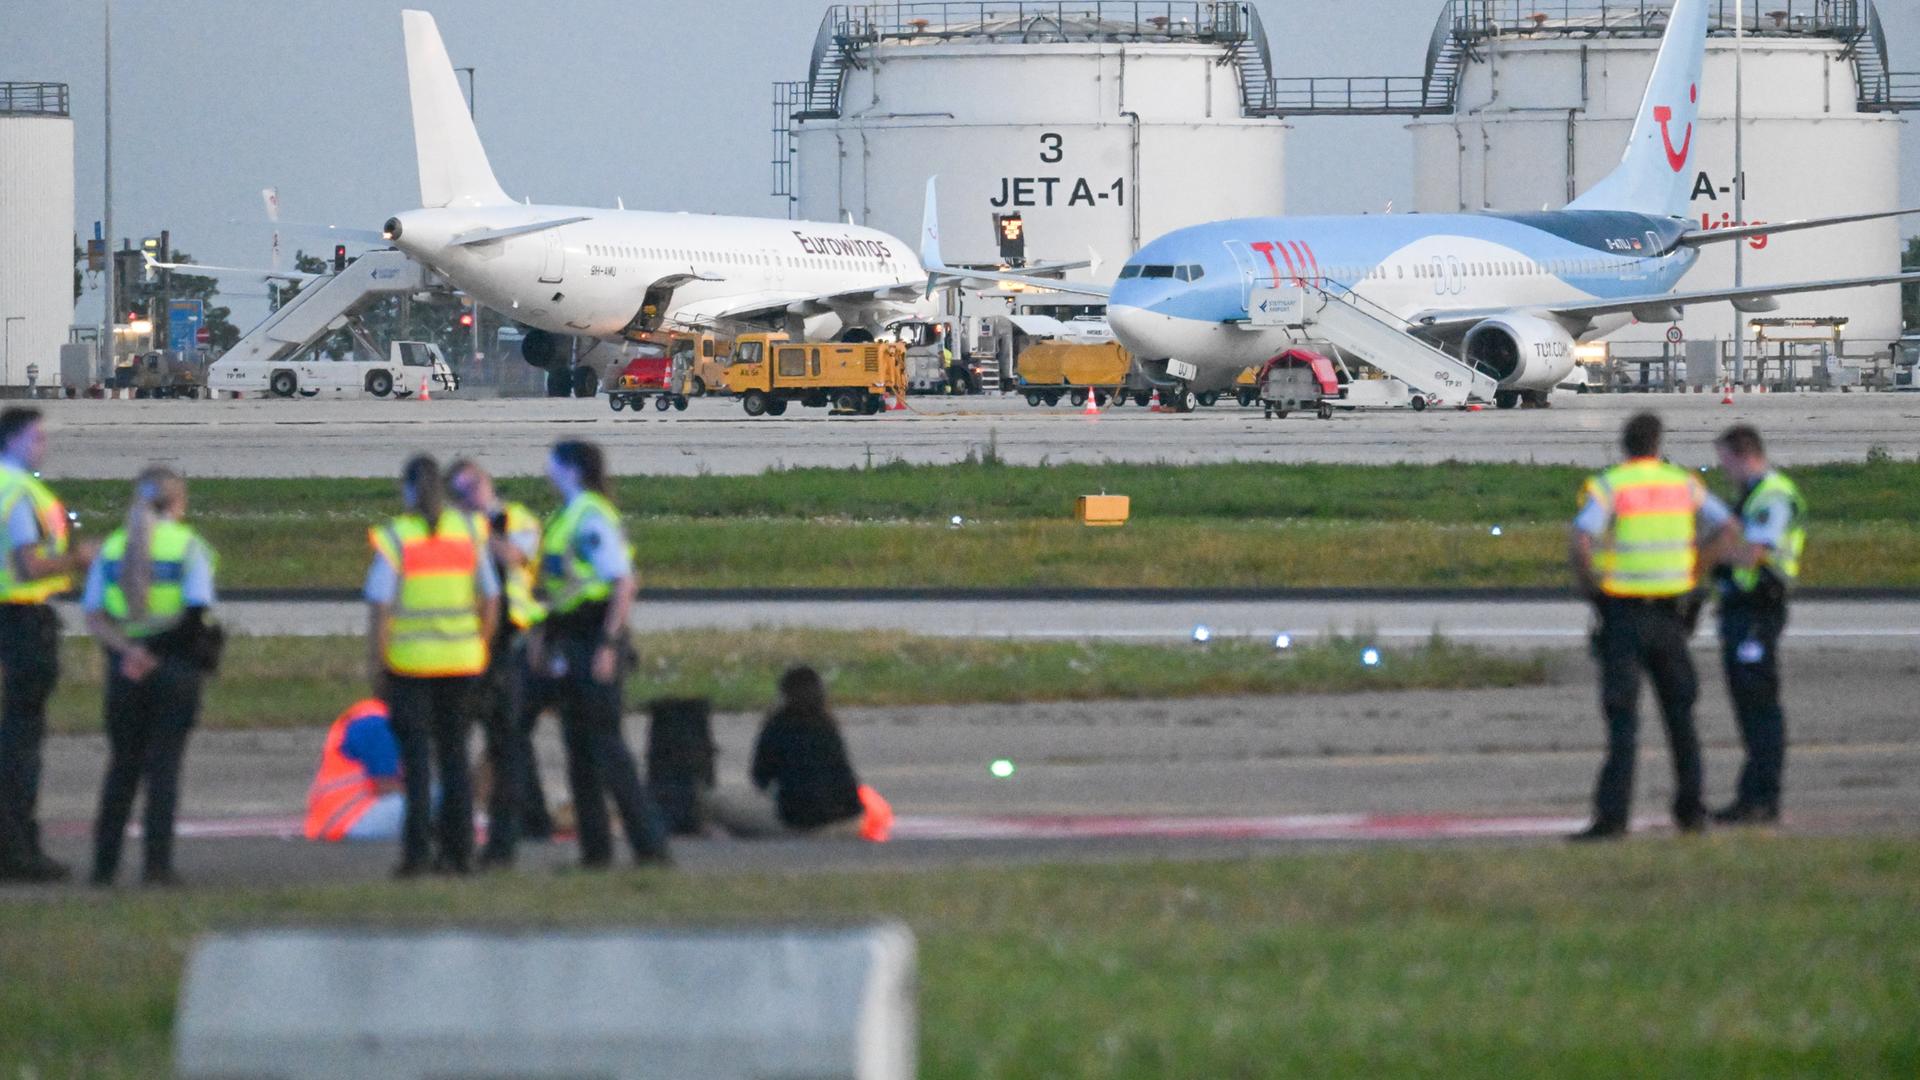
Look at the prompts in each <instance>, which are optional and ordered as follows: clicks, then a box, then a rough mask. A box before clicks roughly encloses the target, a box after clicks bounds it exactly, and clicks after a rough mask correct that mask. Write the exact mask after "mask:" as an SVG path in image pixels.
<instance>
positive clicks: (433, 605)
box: [369, 510, 487, 679]
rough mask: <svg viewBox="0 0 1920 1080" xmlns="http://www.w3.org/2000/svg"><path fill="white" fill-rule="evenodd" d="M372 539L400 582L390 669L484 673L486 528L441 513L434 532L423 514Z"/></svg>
mask: <svg viewBox="0 0 1920 1080" xmlns="http://www.w3.org/2000/svg"><path fill="white" fill-rule="evenodd" d="M369 535H370V537H371V539H372V541H373V549H374V551H376V552H378V553H379V555H380V557H381V558H383V559H386V560H387V562H388V563H390V564H391V565H392V566H393V567H394V568H395V570H396V571H398V574H399V579H400V587H399V590H398V593H397V595H396V597H395V600H394V605H393V622H392V624H391V626H390V627H389V630H388V638H387V655H386V661H387V670H389V671H391V672H393V673H394V674H395V675H406V676H410V677H413V678H422V679H426V678H446V677H452V676H458V675H478V674H480V673H481V672H483V671H485V670H486V669H487V642H486V640H485V639H484V638H483V637H482V636H481V633H480V631H481V626H480V613H479V610H478V604H479V601H480V589H479V586H478V584H476V582H475V580H474V575H475V573H476V572H477V571H478V570H479V568H480V560H481V559H483V558H485V557H486V551H485V547H486V539H487V526H486V523H485V522H484V521H481V520H480V519H479V518H477V517H475V516H473V515H470V514H463V513H460V512H459V511H456V510H443V511H441V513H440V527H439V529H437V530H435V531H431V532H430V531H428V529H427V523H426V522H425V521H424V520H422V519H421V517H420V515H418V514H406V515H402V516H401V517H397V518H394V519H393V520H392V521H391V522H388V523H387V524H386V525H383V526H381V527H379V528H377V529H374V530H372V531H371V533H370V534H369Z"/></svg>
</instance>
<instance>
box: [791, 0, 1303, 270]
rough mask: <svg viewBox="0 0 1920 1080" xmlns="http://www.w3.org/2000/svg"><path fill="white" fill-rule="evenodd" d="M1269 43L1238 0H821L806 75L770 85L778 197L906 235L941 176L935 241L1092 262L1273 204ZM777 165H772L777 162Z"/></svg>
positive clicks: (1120, 258)
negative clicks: (1006, 229) (827, 4)
mask: <svg viewBox="0 0 1920 1080" xmlns="http://www.w3.org/2000/svg"><path fill="white" fill-rule="evenodd" d="M1269 65H1270V57H1269V53H1268V43H1267V37H1266V31H1265V29H1264V28H1263V27H1262V26H1261V23H1260V19H1259V14H1258V12H1257V11H1256V10H1255V8H1254V7H1253V5H1251V4H1247V3H1211V2H1197V3H1196V2H1184V3H1183V2H1154V3H1134V2H1131V0H1128V2H1095V0H1081V2H1077V3H1072V4H1064V5H1063V4H1060V3H1057V2H1045V3H1023V2H1003V3H900V4H866V5H836V6H834V7H832V8H831V9H829V11H828V12H827V15H826V18H825V20H824V21H823V22H822V23H821V26H820V31H819V34H818V36H817V38H816V40H815V43H814V49H813V54H812V57H811V61H810V64H809V72H808V78H807V79H806V80H805V81H804V82H800V83H790V84H781V85H780V86H779V87H777V88H776V95H777V96H778V97H779V98H780V100H779V101H778V102H777V103H776V124H784V125H790V127H788V128H787V129H786V130H782V131H779V132H776V140H777V141H776V149H777V152H785V151H791V152H792V153H793V154H794V155H795V158H794V160H793V161H792V162H791V163H790V168H789V171H788V172H787V173H786V174H785V175H786V176H787V177H788V178H789V180H790V182H788V183H785V184H782V185H779V186H782V187H784V189H785V190H784V191H781V192H779V193H782V194H788V195H789V196H790V199H791V204H792V208H793V211H794V213H795V214H796V215H797V216H799V217H802V218H806V219H809V220H815V221H835V220H841V219H843V218H845V217H851V219H852V220H854V221H856V222H859V223H861V224H865V225H870V226H873V227H875V228H879V229H884V230H886V231H888V232H891V233H893V234H894V235H896V236H899V237H901V238H902V239H904V240H907V241H909V242H917V237H918V236H919V234H920V224H921V208H922V203H923V199H924V192H925V189H926V181H927V178H928V177H929V176H938V177H939V179H940V197H941V219H942V243H943V255H944V256H945V257H946V259H947V260H948V261H950V262H955V263H970V264H989V263H993V262H995V261H996V260H997V258H998V256H999V249H998V246H997V242H998V239H999V237H998V235H997V233H996V230H995V227H994V216H995V215H1005V214H1012V213H1017V214H1019V215H1021V218H1022V223H1023V225H1024V231H1025V234H1026V236H1027V238H1028V240H1029V243H1028V251H1027V255H1028V257H1029V258H1030V259H1034V260H1039V259H1048V260H1076V261H1077V260H1084V259H1086V258H1088V251H1089V249H1091V250H1092V251H1093V252H1094V253H1096V254H1097V255H1098V257H1099V258H1100V259H1101V261H1102V262H1103V264H1104V266H1103V268H1102V269H1101V270H1098V271H1096V272H1094V274H1093V276H1095V277H1097V278H1100V279H1103V280H1110V279H1111V278H1112V277H1113V275H1114V274H1115V273H1117V272H1118V270H1119V267H1120V265H1121V263H1122V262H1124V261H1125V259H1126V258H1127V257H1129V256H1130V255H1132V254H1133V252H1134V251H1135V250H1136V249H1138V248H1139V246H1140V245H1141V244H1142V243H1144V242H1145V241H1147V240H1151V239H1152V238H1154V237H1156V236H1158V235H1160V234H1162V233H1165V232H1168V231H1171V230H1173V229H1176V228H1181V227H1184V226H1187V225H1192V224H1197V223H1200V222H1203V221H1211V220H1215V219H1218V218H1224V217H1235V216H1242V215H1254V214H1277V213H1280V212H1282V210H1283V209H1284V195H1285V176H1284V171H1285V143H1286V132H1287V126H1286V124H1285V123H1284V121H1281V120H1278V119H1273V118H1257V117H1253V116H1250V115H1249V113H1251V112H1252V111H1254V109H1255V107H1256V106H1257V105H1258V104H1259V102H1260V101H1261V100H1262V99H1263V95H1265V94H1267V93H1268V92H1269V85H1270V76H1269V70H1270V67H1269ZM779 168H780V164H779V163H776V176H777V179H778V177H779V176H780V175H782V174H780V173H779V171H778V170H779Z"/></svg>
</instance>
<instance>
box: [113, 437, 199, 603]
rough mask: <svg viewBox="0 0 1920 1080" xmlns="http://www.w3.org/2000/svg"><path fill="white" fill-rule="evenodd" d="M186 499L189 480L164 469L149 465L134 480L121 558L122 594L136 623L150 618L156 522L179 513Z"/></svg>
mask: <svg viewBox="0 0 1920 1080" xmlns="http://www.w3.org/2000/svg"><path fill="white" fill-rule="evenodd" d="M186 500H187V482H186V480H185V479H184V478H183V477H181V475H180V474H179V473H177V472H174V471H173V470H172V469H169V468H166V467H164V466H160V465H151V466H148V467H147V468H146V469H145V470H144V471H142V472H141V473H140V475H139V476H138V477H136V478H135V479H134V481H133V501H132V502H131V503H129V504H128V505H127V523H126V524H127V548H126V551H125V552H124V553H123V554H122V555H121V556H120V592H121V594H122V595H124V596H125V597H126V598H127V618H128V619H129V620H131V621H133V622H139V621H140V620H142V619H144V618H146V617H147V590H148V589H149V588H151V587H152V585H153V526H154V523H155V522H156V521H158V520H159V519H160V518H162V517H164V516H167V515H170V514H174V513H177V512H179V510H180V508H181V507H182V506H183V505H185V503H186Z"/></svg>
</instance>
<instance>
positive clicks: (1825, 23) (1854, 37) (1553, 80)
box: [1411, 0, 1902, 349]
mask: <svg viewBox="0 0 1920 1080" xmlns="http://www.w3.org/2000/svg"><path fill="white" fill-rule="evenodd" d="M1671 6H1672V5H1671V3H1670V2H1669V0H1610V2H1600V0H1585V2H1576V3H1571V4H1569V3H1553V4H1537V3H1532V2H1521V3H1515V2H1513V0H1471V2H1465V3H1450V4H1448V5H1447V6H1446V8H1445V9H1444V10H1443V12H1442V14H1441V17H1440V18H1441V21H1440V26H1439V27H1437V28H1436V33H1435V37H1434V42H1435V46H1434V50H1433V54H1432V56H1431V57H1430V62H1429V70H1430V72H1431V71H1433V70H1435V69H1436V68H1437V69H1438V70H1439V71H1441V72H1443V73H1446V72H1448V71H1450V70H1451V71H1453V72H1457V73H1456V74H1449V75H1447V76H1446V77H1449V78H1454V79H1456V80H1457V89H1456V93H1455V97H1454V100H1455V103H1456V105H1455V108H1454V110H1453V111H1452V112H1451V113H1450V114H1448V115H1440V116H1431V117H1425V118H1422V119H1418V120H1416V121H1414V122H1413V123H1412V125H1411V129H1412V133H1413V145H1414V153H1415V162H1416V165H1415V204H1416V206H1417V208H1418V209H1420V210H1423V211H1429V212H1442V211H1458V210H1477V209H1493V210H1506V211H1525V210H1539V209H1541V208H1543V207H1558V206H1561V205H1564V204H1565V203H1566V202H1567V201H1568V200H1569V199H1571V198H1572V197H1573V196H1574V195H1576V194H1578V193H1579V192H1581V191H1584V190H1585V189H1586V188H1587V187H1589V186H1591V185H1592V184H1593V183H1594V182H1596V181H1598V180H1599V179H1600V178H1601V177H1603V176H1605V175H1606V174H1607V172H1608V171H1610V170H1611V169H1612V168H1613V167H1614V166H1615V165H1616V164H1618V162H1619V159H1620V154H1621V150H1622V148H1623V147H1624V146H1625V143H1626V139H1627V136H1628V133H1629V131H1630V130H1631V128H1632V126H1633V121H1634V117H1635V115H1636V114H1637V112H1638V110H1639V107H1640V103H1641V99H1642V97H1643V95H1644V93H1645V90H1646V84H1647V79H1648V76H1649V74H1650V72H1651V70H1652V67H1653V60H1654V56H1655V54H1656V53H1657V52H1658V50H1659V47H1660V37H1661V35H1662V34H1663V33H1664V31H1665V29H1666V17H1667V13H1668V11H1669V10H1670V8H1671ZM1737 6H1738V5H1737V4H1736V2H1735V0H1714V3H1713V4H1712V8H1711V10H1712V14H1711V22H1710V26H1711V34H1712V36H1711V37H1710V38H1709V40H1708V44H1707V61H1706V72H1705V78H1704V85H1703V86H1702V87H1701V112H1702V117H1701V123H1700V126H1699V129H1698V130H1696V131H1695V132H1694V133H1693V138H1694V141H1695V148H1696V150H1695V153H1694V156H1693V160H1692V162H1691V167H1692V169H1693V170H1694V177H1693V180H1694V183H1693V197H1692V205H1691V216H1692V218H1693V219H1694V222H1695V224H1697V225H1698V226H1699V227H1701V228H1713V227H1715V226H1724V225H1732V224H1736V223H1737V222H1736V219H1735V215H1734V209H1735V208H1734V192H1735V185H1736V184H1738V183H1741V179H1740V178H1739V177H1736V175H1735V168H1734V126H1735V125H1734V115H1735V111H1734V87H1735V81H1736V80H1735V75H1734V73H1735V64H1736V61H1735V57H1736V46H1737V44H1738V43H1737V42H1736V39H1735V26H1734V21H1735V17H1736V8H1737ZM1745 9H1746V10H1745V13H1744V15H1745V21H1746V38H1745V41H1744V44H1743V45H1739V47H1738V52H1739V54H1740V57H1741V59H1740V66H1741V67H1742V68H1743V69H1744V76H1743V78H1742V79H1741V80H1740V81H1741V82H1742V83H1743V85H1744V88H1745V91H1744V98H1745V101H1744V108H1743V112H1744V114H1745V117H1746V120H1745V125H1744V128H1745V132H1744V141H1745V147H1744V164H1745V177H1744V184H1745V192H1744V194H1745V213H1744V217H1745V219H1746V220H1747V221H1749V222H1753V223H1761V222H1767V221H1787V220H1792V219H1795V218H1806V217H1822V216H1832V215H1839V214H1851V213H1864V212H1870V211H1875V210H1892V209H1896V208H1897V206H1898V203H1899V198H1900V162H1899V140H1900V129H1901V123H1902V121H1901V119H1900V117H1899V116H1897V115H1895V114H1894V113H1893V112H1892V111H1890V110H1891V109H1893V108H1896V107H1897V106H1898V102H1896V101H1893V100H1891V99H1890V95H1889V93H1888V79H1889V76H1888V74H1887V72H1888V67H1887V55H1886V37H1885V34H1884V32H1883V30H1882V28H1881V27H1880V22H1879V18H1878V16H1877V14H1876V12H1875V11H1874V6H1873V4H1872V3H1871V2H1869V0H1819V2H1811V0H1766V2H1765V3H1756V2H1754V0H1746V2H1745ZM1449 56H1451V57H1452V58H1453V59H1452V60H1451V61H1450V60H1449ZM1735 246H1736V245H1734V244H1722V245H1714V246H1712V247H1709V248H1707V249H1705V251H1704V252H1703V254H1702V257H1701V260H1700V263H1699V265H1698V266H1697V267H1696V268H1695V269H1694V271H1693V272H1692V273H1691V274H1690V275H1688V277H1687V278H1686V279H1685V280H1684V281H1683V282H1682V283H1681V285H1680V288H1681V289H1683V290H1699V289H1712V288H1723V287H1731V286H1732V285H1733V284H1734V250H1733V249H1734V248H1735ZM1745 248H1746V249H1745V251H1744V252H1742V256H1743V259H1744V263H1745V267H1744V272H1745V281H1746V283H1747V284H1750V285H1753V284H1765V283H1768V282H1785V281H1806V280H1817V279H1824V278H1838V277H1858V276H1865V275H1871V274H1884V273H1894V272H1897V271H1898V269H1899V263H1900V248H1901V242H1900V223H1899V221H1898V220H1886V221H1878V222H1867V223H1862V224H1856V225H1847V226H1841V227H1837V228H1833V229H1825V230H1817V231H1813V232H1807V233H1800V234H1794V235H1787V236H1779V237H1774V238H1768V239H1757V240H1753V241H1750V242H1748V243H1747V244H1746V245H1745ZM1780 303H1781V310H1780V311H1778V312H1776V313H1772V314H1773V316H1774V317H1781V316H1789V317H1839V318H1844V319H1846V320H1847V328H1846V331H1845V336H1846V337H1847V338H1848V339H1849V340H1850V341H1852V342H1856V343H1859V345H1860V347H1861V348H1862V349H1865V348H1868V347H1876V348H1878V347H1885V345H1886V344H1887V343H1888V342H1891V341H1893V340H1894V339H1896V338H1898V337H1899V336H1900V298H1899V290H1898V289H1896V288H1879V289H1863V290H1851V291H1847V292H1830V293H1821V294H1814V295H1808V296H1799V297H1783V298H1782V299H1781V301H1780ZM1687 316H1688V317H1687V318H1686V319H1685V320H1684V321H1683V322H1682V323H1681V330H1682V333H1683V334H1684V335H1685V336H1686V337H1688V338H1690V339H1709V338H1727V337H1729V336H1731V334H1732V333H1733V329H1734V316H1733V312H1732V310H1731V309H1730V308H1729V307H1728V306H1726V305H1724V304H1720V305H1702V306H1697V307H1695V308H1693V309H1692V310H1690V311H1689V312H1688V313H1687ZM1668 329H1669V328H1668V326H1667V325H1666V324H1661V325H1659V326H1651V325H1640V326H1632V327H1628V328H1627V329H1625V330H1622V331H1620V332H1618V333H1616V334H1614V335H1612V336H1611V338H1610V340H1613V341H1657V340H1661V339H1663V338H1665V337H1666V335H1667V331H1668Z"/></svg>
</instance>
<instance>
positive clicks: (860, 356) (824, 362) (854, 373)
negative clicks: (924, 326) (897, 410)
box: [727, 334, 907, 416]
mask: <svg viewBox="0 0 1920 1080" xmlns="http://www.w3.org/2000/svg"><path fill="white" fill-rule="evenodd" d="M906 386H907V347H906V346H905V345H902V344H901V343H899V342H897V341H868V342H858V343H846V342H826V341H823V342H789V341H788V340H787V337H786V335H785V334H746V335H742V336H741V337H739V338H737V339H735V341H734V343H733V363H731V364H729V365H728V366H727V390H728V391H729V392H731V393H733V394H735V395H738V396H739V398H740V407H741V408H742V409H745V410H746V413H747V415H748V416H779V415H780V414H782V413H784V412H786V411H787V406H788V404H790V403H794V402H797V403H799V404H801V405H804V406H807V407H808V408H816V409H817V408H829V409H831V410H833V412H835V413H839V414H843V415H853V416H872V415H874V414H875V413H877V412H879V411H880V410H882V409H884V408H886V399H885V395H888V394H892V395H895V396H896V397H903V396H905V394H906Z"/></svg>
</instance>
